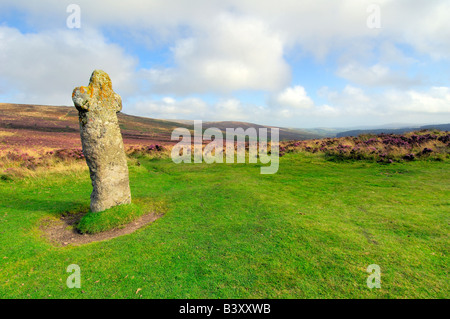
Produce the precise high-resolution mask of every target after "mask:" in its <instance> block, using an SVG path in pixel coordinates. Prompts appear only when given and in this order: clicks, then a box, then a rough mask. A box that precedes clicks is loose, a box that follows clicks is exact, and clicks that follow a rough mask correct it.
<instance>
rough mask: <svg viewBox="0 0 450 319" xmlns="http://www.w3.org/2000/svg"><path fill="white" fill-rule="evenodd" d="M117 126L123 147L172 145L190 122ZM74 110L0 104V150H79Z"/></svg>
mask: <svg viewBox="0 0 450 319" xmlns="http://www.w3.org/2000/svg"><path fill="white" fill-rule="evenodd" d="M118 117H119V124H120V127H121V129H122V135H123V139H124V143H125V144H126V145H148V144H155V143H160V144H172V143H174V141H171V139H170V136H171V133H172V131H173V130H174V129H175V128H177V127H185V128H188V129H190V130H192V129H193V125H192V124H191V122H190V121H167V120H157V119H151V118H146V117H139V116H133V115H128V114H125V113H119V114H118ZM78 125H79V124H78V111H77V110H76V109H75V107H68V106H46V105H29V104H9V103H0V151H1V150H6V149H14V148H15V147H20V148H23V147H24V146H25V145H26V146H27V147H29V148H33V149H36V148H46V149H54V148H79V147H81V142H80V136H79V126H78ZM208 127H217V128H219V129H221V130H222V131H223V132H225V129H226V128H237V127H242V128H243V129H246V128H248V127H255V128H257V129H258V128H261V127H266V126H263V125H257V124H252V123H244V122H205V123H203V129H206V128H208ZM318 137H320V136H319V135H315V134H311V133H308V132H303V131H298V130H297V131H294V130H290V129H285V128H280V140H304V139H312V138H318Z"/></svg>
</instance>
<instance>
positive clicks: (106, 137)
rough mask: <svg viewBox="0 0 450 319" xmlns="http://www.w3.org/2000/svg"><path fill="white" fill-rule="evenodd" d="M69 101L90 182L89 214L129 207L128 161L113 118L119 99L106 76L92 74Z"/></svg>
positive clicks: (120, 103)
mask: <svg viewBox="0 0 450 319" xmlns="http://www.w3.org/2000/svg"><path fill="white" fill-rule="evenodd" d="M72 100H73V103H74V104H75V107H76V108H77V110H78V112H79V121H80V135H81V143H82V146H83V154H84V156H85V158H86V163H87V165H88V166H89V172H90V175H91V180H92V187H93V191H92V194H91V211H92V212H100V211H103V210H105V209H108V208H110V207H113V206H116V205H121V204H128V203H131V193H130V184H129V179H128V166H127V158H126V155H125V151H124V146H123V141H122V135H121V133H120V128H119V123H118V120H117V114H116V113H117V112H120V111H121V110H122V99H121V97H120V96H119V95H118V94H117V93H115V92H114V91H113V89H112V84H111V79H110V78H109V76H108V74H107V73H106V72H104V71H101V70H95V71H94V72H93V73H92V75H91V78H90V81H89V86H87V87H84V86H81V87H77V88H75V89H74V90H73V93H72Z"/></svg>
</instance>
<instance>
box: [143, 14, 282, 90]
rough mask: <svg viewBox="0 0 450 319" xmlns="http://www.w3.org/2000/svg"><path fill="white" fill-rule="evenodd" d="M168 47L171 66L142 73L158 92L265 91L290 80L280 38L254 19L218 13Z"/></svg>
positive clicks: (274, 88)
mask: <svg viewBox="0 0 450 319" xmlns="http://www.w3.org/2000/svg"><path fill="white" fill-rule="evenodd" d="M172 51H173V56H174V61H175V65H176V66H175V67H174V68H170V69H150V70H148V71H147V75H148V79H149V80H150V81H151V82H152V84H153V85H154V90H156V91H158V92H172V93H178V94H186V93H193V92H194V93H198V92H200V93H202V92H211V91H212V92H218V93H227V92H232V91H238V90H269V91H270V90H277V89H279V88H281V87H283V86H285V85H286V84H287V83H289V80H290V69H289V66H288V64H287V63H286V62H285V61H284V59H283V42H282V40H281V38H280V37H279V35H278V34H276V33H275V32H272V31H271V30H269V29H268V28H267V26H266V25H265V24H264V23H263V22H262V21H260V20H257V19H254V18H249V17H235V16H232V15H229V14H221V15H219V16H217V17H215V18H212V20H211V24H210V25H209V27H208V28H207V29H205V30H202V31H201V32H198V33H197V34H195V35H194V36H192V37H189V38H185V39H180V40H178V41H177V42H176V44H175V46H174V47H173V48H172Z"/></svg>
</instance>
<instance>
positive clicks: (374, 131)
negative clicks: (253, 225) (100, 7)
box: [336, 123, 450, 137]
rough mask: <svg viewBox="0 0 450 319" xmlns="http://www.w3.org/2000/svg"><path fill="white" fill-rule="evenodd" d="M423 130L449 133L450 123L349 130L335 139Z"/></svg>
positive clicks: (338, 134) (337, 135)
mask: <svg viewBox="0 0 450 319" xmlns="http://www.w3.org/2000/svg"><path fill="white" fill-rule="evenodd" d="M425 129H428V130H430V129H436V130H441V131H450V123H449V124H435V125H424V126H419V127H404V128H398V129H391V128H383V129H369V130H351V131H345V132H339V133H337V134H336V137H345V136H358V135H361V134H381V133H385V134H403V133H408V132H413V131H419V130H425Z"/></svg>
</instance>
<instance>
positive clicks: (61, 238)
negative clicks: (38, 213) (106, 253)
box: [39, 212, 163, 246]
mask: <svg viewBox="0 0 450 319" xmlns="http://www.w3.org/2000/svg"><path fill="white" fill-rule="evenodd" d="M84 215H85V213H75V214H70V215H67V216H61V217H60V218H59V219H58V220H54V219H50V218H48V219H44V220H43V221H42V222H41V224H40V226H39V228H40V230H41V231H42V232H43V234H42V236H43V237H45V238H47V239H48V240H49V241H50V242H51V243H53V244H55V245H56V246H67V245H73V246H79V245H83V244H88V243H92V242H98V241H103V240H108V239H112V238H116V237H119V236H123V235H126V234H131V233H133V232H134V231H136V230H138V229H140V228H142V227H144V226H146V225H148V224H150V223H152V222H154V221H155V220H157V219H158V218H160V217H162V216H163V214H156V213H154V212H150V213H147V214H145V215H143V216H141V217H139V218H138V219H136V220H135V221H133V222H131V223H129V224H126V225H123V226H121V227H119V228H114V229H111V230H108V231H104V232H101V233H97V234H81V233H80V232H79V231H78V230H77V229H76V225H77V224H78V222H79V221H80V220H81V218H82V217H83V216H84Z"/></svg>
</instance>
